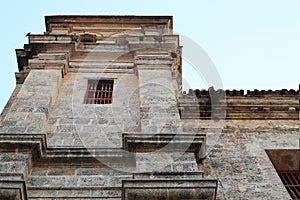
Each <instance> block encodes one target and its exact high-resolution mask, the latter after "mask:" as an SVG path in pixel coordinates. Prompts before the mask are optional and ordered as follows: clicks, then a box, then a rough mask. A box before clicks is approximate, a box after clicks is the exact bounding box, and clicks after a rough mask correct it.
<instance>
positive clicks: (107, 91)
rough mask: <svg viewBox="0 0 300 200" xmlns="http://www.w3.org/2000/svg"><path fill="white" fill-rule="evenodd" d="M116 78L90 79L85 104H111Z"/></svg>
mask: <svg viewBox="0 0 300 200" xmlns="http://www.w3.org/2000/svg"><path fill="white" fill-rule="evenodd" d="M113 87H114V80H88V84H87V90H86V93H85V97H84V103H85V104H111V103H112V93H113Z"/></svg>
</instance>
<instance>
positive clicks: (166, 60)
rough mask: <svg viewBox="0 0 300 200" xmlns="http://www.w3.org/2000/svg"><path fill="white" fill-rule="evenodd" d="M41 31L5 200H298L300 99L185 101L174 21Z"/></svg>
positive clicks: (0, 142)
mask: <svg viewBox="0 0 300 200" xmlns="http://www.w3.org/2000/svg"><path fill="white" fill-rule="evenodd" d="M45 24H46V31H45V32H44V33H43V34H29V35H28V39H29V42H28V44H25V45H24V48H23V49H17V50H16V54H17V61H18V67H19V72H17V73H16V81H17V86H16V88H15V91H14V92H13V94H12V96H11V98H10V100H9V101H8V103H7V105H6V107H5V108H4V110H3V112H2V114H1V116H0V199H9V200H13V199H18V200H19V199H22V200H25V199H29V200H42V199H43V200H45V199H76V200H79V199H103V200H104V199H109V200H113V199H118V200H120V199H124V200H125V199H126V200H134V199H149V200H150V199H151V200H155V199H168V200H171V199H211V200H212V199H220V200H225V199H272V200H274V199H278V200H282V199H300V150H299V91H296V90H286V89H283V90H276V91H271V90H268V91H263V90H262V91H259V90H254V91H247V92H244V91H243V90H232V91H229V90H226V91H224V90H214V89H213V88H210V89H209V90H195V91H192V90H191V91H189V93H188V94H186V93H183V92H182V91H181V85H182V76H181V74H182V69H181V61H182V54H181V53H182V47H181V46H180V45H179V39H180V38H179V36H178V35H176V34H173V31H172V29H173V21H172V17H170V16H46V17H45ZM183 50H184V47H183Z"/></svg>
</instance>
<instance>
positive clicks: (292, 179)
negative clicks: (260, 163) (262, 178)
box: [278, 171, 300, 200]
mask: <svg viewBox="0 0 300 200" xmlns="http://www.w3.org/2000/svg"><path fill="white" fill-rule="evenodd" d="M278 175H279V177H280V179H281V181H282V182H283V184H284V186H285V188H286V189H287V191H288V192H289V194H290V195H291V197H292V199H294V200H300V171H298V172H278Z"/></svg>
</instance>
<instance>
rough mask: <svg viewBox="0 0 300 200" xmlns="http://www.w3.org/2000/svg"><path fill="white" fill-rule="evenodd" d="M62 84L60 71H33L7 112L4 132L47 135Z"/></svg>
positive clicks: (2, 128) (2, 130)
mask: <svg viewBox="0 0 300 200" xmlns="http://www.w3.org/2000/svg"><path fill="white" fill-rule="evenodd" d="M60 82H61V72H60V71H59V70H43V71H38V70H37V71H35V70H32V71H31V72H30V74H29V76H28V77H27V79H26V81H25V83H24V84H23V85H22V87H21V89H20V91H19V92H18V94H17V95H16V96H15V97H14V100H13V103H12V105H11V106H10V108H9V111H7V113H6V115H5V117H4V119H3V122H2V126H1V127H0V131H1V132H4V133H10V134H12V133H14V134H20V133H25V134H26V133H27V134H31V133H41V132H44V126H45V124H46V121H47V118H48V115H49V112H50V110H51V109H52V106H53V104H54V102H55V101H56V97H57V95H58V90H59V87H60Z"/></svg>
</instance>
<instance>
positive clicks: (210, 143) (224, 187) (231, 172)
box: [183, 120, 300, 200]
mask: <svg viewBox="0 0 300 200" xmlns="http://www.w3.org/2000/svg"><path fill="white" fill-rule="evenodd" d="M184 122H185V123H183V124H184V131H200V132H205V133H206V134H207V159H206V160H205V161H204V163H203V165H199V168H200V169H201V170H203V171H204V176H205V177H214V178H215V177H216V178H218V180H219V188H218V198H217V199H220V200H221V199H222V200H223V199H278V200H279V199H289V194H288V193H287V191H286V190H285V188H284V185H283V184H282V182H281V180H280V178H279V176H278V175H277V173H276V170H275V168H274V166H273V165H272V163H271V161H270V159H269V157H268V155H267V153H266V150H268V149H297V148H299V125H300V124H299V121H293V120H226V121H219V122H217V121H207V120H200V121H199V120H184Z"/></svg>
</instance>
